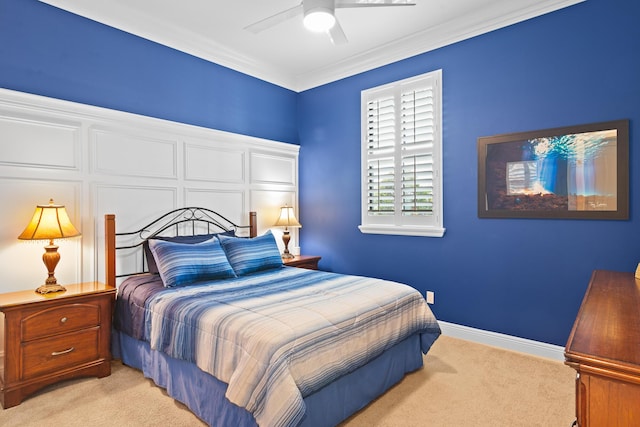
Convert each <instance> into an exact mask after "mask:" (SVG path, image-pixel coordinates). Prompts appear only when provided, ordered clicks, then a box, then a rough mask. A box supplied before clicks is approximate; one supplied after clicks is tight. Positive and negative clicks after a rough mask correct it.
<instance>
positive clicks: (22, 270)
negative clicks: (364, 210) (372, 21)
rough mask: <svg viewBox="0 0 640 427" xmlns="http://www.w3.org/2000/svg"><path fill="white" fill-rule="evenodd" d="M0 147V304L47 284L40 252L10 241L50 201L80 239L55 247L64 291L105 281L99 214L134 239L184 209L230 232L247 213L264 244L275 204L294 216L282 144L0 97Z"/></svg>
mask: <svg viewBox="0 0 640 427" xmlns="http://www.w3.org/2000/svg"><path fill="white" fill-rule="evenodd" d="M0 139H1V140H0V198H1V199H2V200H4V201H5V203H3V204H2V205H0V215H2V219H3V223H4V224H5V227H3V228H2V229H0V255H1V256H0V269H1V270H0V271H2V272H3V274H4V278H5V281H4V282H3V285H0V292H9V291H13V290H22V289H35V288H36V287H38V286H39V285H40V284H41V282H43V281H44V279H45V278H46V275H47V274H46V273H47V272H46V268H45V266H44V264H43V263H42V253H43V252H44V249H43V246H44V244H42V245H41V244H40V243H42V242H38V243H21V242H19V241H18V239H17V237H18V235H19V234H20V233H21V232H22V230H23V229H24V227H25V226H26V224H27V222H28V221H29V219H30V218H31V215H33V211H34V209H35V206H36V205H37V204H46V203H47V202H48V201H49V199H50V198H53V199H54V200H55V202H57V203H60V204H64V205H66V207H67V211H68V212H69V215H70V217H71V220H72V221H73V223H74V224H75V225H76V227H77V228H78V229H79V230H80V231H81V232H82V237H78V238H73V239H66V240H61V241H59V242H58V241H57V244H58V245H59V246H60V253H61V255H62V259H61V261H60V264H59V265H58V267H57V268H56V277H57V278H58V279H59V281H60V282H61V283H63V284H64V283H75V282H79V281H91V280H100V281H103V280H104V277H105V276H104V215H105V214H107V213H112V214H115V215H116V229H117V230H118V231H133V230H134V229H137V228H140V227H142V226H145V225H147V224H148V223H149V222H151V221H152V220H153V219H155V218H156V217H158V216H159V215H162V214H164V213H166V212H168V211H170V210H172V209H175V208H179V207H184V206H202V207H206V208H209V209H212V210H214V211H219V212H220V213H221V214H222V215H224V216H226V217H227V218H229V219H230V220H231V221H233V222H238V223H241V224H248V220H249V216H248V212H249V211H256V212H258V220H259V222H258V224H259V228H258V231H259V233H264V232H265V231H266V230H267V229H268V228H270V227H271V226H272V224H273V222H275V216H276V215H277V211H278V209H279V206H280V205H281V204H284V203H288V204H290V205H292V206H294V207H295V208H296V209H297V199H298V198H297V194H298V186H297V181H298V180H297V176H298V151H299V147H298V146H296V145H292V144H285V143H281V142H277V141H269V140H264V139H260V138H255V137H250V136H245V135H238V134H232V133H228V132H222V131H217V130H212V129H206V128H201V127H197V126H190V125H186V124H182V123H175V122H169V121H166V120H160V119H154V118H150V117H144V116H139V115H135V114H130V113H125V112H120V111H115V110H109V109H104V108H98V107H92V106H88V105H83V104H77V103H72V102H68V101H61V100H57V99H53V98H46V97H41V96H36V95H30V94H26V93H21V92H15V91H10V90H6V89H0ZM249 177H253V178H254V179H250V178H249ZM301 221H304V219H301ZM292 234H293V233H292ZM295 238H296V240H295V242H297V233H296V234H295ZM293 244H294V243H293V240H292V245H293ZM295 244H297V243H295ZM141 265H142V257H141V252H140V251H138V252H136V253H133V252H132V253H130V254H128V255H125V256H122V257H120V258H119V259H118V262H117V269H118V271H119V272H124V271H125V269H127V270H128V269H136V268H138V267H139V266H141ZM138 269H139V268H138Z"/></svg>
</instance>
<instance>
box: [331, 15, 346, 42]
mask: <svg viewBox="0 0 640 427" xmlns="http://www.w3.org/2000/svg"><path fill="white" fill-rule="evenodd" d="M327 33H328V34H329V38H331V43H333V44H334V45H336V46H337V45H341V44H346V43H347V35H346V34H345V33H344V30H343V29H342V26H341V25H340V21H338V20H337V19H336V23H335V24H333V27H331V29H330V30H329V31H327Z"/></svg>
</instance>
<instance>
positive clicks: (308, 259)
mask: <svg viewBox="0 0 640 427" xmlns="http://www.w3.org/2000/svg"><path fill="white" fill-rule="evenodd" d="M320 258H322V257H320V256H311V255H296V256H295V257H293V258H283V259H282V263H283V264H284V265H286V266H289V267H298V268H306V269H307V270H317V269H318V261H320Z"/></svg>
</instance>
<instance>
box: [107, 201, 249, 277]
mask: <svg viewBox="0 0 640 427" xmlns="http://www.w3.org/2000/svg"><path fill="white" fill-rule="evenodd" d="M244 230H246V232H245V233H244V234H246V235H248V237H255V236H256V235H257V218H256V213H255V212H249V225H238V224H236V223H234V222H233V221H231V220H229V219H228V218H226V217H224V216H223V215H220V214H219V213H217V212H215V211H212V210H211V209H207V208H201V207H186V208H179V209H174V210H172V211H170V212H167V213H166V214H164V215H162V216H160V217H158V218H156V219H155V220H153V221H151V222H150V223H149V224H147V225H145V226H144V227H142V228H140V229H139V230H136V231H129V232H121V233H116V231H115V215H113V214H107V215H105V245H106V248H105V263H106V275H107V283H108V284H112V285H114V286H115V279H116V278H119V277H126V276H132V275H135V274H139V273H141V272H144V271H145V257H144V255H143V256H142V266H141V271H140V272H136V273H125V274H116V273H115V259H116V258H115V254H116V251H118V250H125V249H135V248H140V250H141V251H142V250H143V247H144V244H145V242H146V241H147V240H149V239H152V238H154V237H159V236H185V235H186V236H193V235H198V234H212V233H220V232H225V231H234V232H236V233H238V232H239V231H244ZM238 234H239V233H238ZM126 236H130V237H131V238H132V240H133V241H134V243H131V244H126V245H120V246H117V240H118V238H119V237H120V238H122V237H126Z"/></svg>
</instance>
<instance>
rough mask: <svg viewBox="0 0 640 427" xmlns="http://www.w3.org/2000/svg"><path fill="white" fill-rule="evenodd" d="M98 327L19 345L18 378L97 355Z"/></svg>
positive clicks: (30, 376)
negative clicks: (20, 346) (19, 373)
mask: <svg viewBox="0 0 640 427" xmlns="http://www.w3.org/2000/svg"><path fill="white" fill-rule="evenodd" d="M99 330H100V328H99V327H94V328H91V329H86V330H82V331H79V332H72V333H70V334H66V335H60V336H56V337H51V338H44V339H41V340H37V341H31V342H29V343H26V344H23V346H22V379H28V378H32V377H35V376H38V375H42V374H46V373H48V372H55V371H58V370H60V369H62V368H70V367H73V366H75V365H78V364H80V363H84V362H89V361H91V360H96V359H98V332H99Z"/></svg>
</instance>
